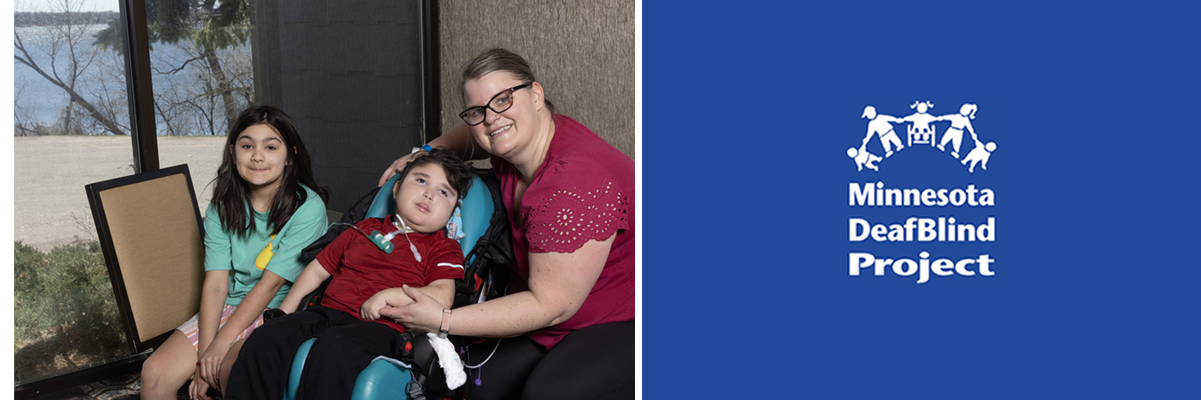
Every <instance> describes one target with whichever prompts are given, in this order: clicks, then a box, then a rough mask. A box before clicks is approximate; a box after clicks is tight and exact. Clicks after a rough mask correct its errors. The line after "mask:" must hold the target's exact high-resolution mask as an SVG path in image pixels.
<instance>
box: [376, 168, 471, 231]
mask: <svg viewBox="0 0 1201 400" xmlns="http://www.w3.org/2000/svg"><path fill="white" fill-rule="evenodd" d="M392 190H393V193H392V195H393V196H394V198H395V199H396V213H397V214H400V218H402V219H404V221H405V223H406V224H408V225H409V227H410V228H413V230H415V231H417V232H422V233H430V232H435V231H437V230H439V229H442V228H443V227H446V223H447V222H448V221H450V214H451V213H453V212H454V210H455V205H456V204H457V203H458V199H459V194H458V193H456V192H455V190H454V189H453V188H452V187H451V186H450V181H449V180H448V179H446V170H445V169H443V168H442V166H441V165H439V164H437V163H430V164H425V165H420V166H416V167H413V168H412V169H410V170H409V174H408V175H405V177H404V178H403V179H401V180H400V181H399V182H396V187H395V188H393V189H392Z"/></svg>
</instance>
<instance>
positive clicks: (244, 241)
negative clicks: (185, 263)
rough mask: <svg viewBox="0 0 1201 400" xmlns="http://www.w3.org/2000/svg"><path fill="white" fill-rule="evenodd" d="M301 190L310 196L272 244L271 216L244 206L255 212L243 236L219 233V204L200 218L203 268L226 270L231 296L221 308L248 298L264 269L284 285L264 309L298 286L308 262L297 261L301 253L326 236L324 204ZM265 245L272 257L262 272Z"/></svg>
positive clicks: (326, 220) (319, 198)
mask: <svg viewBox="0 0 1201 400" xmlns="http://www.w3.org/2000/svg"><path fill="white" fill-rule="evenodd" d="M301 187H302V188H304V190H305V193H307V194H308V198H306V199H305V202H304V204H302V205H301V206H300V208H298V209H296V212H295V213H293V214H292V218H290V219H288V223H287V224H284V227H283V229H280V231H279V233H278V234H276V235H275V239H274V240H272V239H271V238H270V236H271V229H270V227H269V226H268V225H267V217H268V216H269V215H270V214H269V213H260V212H257V211H254V209H253V208H251V207H249V206H247V210H248V211H250V212H252V213H253V214H254V231H253V232H251V233H250V234H249V235H247V236H246V237H239V236H237V235H236V234H234V233H233V232H226V231H224V230H222V229H221V218H220V216H219V215H218V213H217V206H216V205H215V204H212V203H210V204H209V206H208V210H207V211H205V215H204V270H205V271H219V270H228V271H229V295H228V297H227V298H226V299H225V304H228V305H231V306H237V305H238V304H241V303H242V299H243V298H245V297H246V294H247V293H250V289H251V288H253V287H254V285H255V284H256V283H258V282H259V279H260V278H262V276H263V270H267V271H271V272H272V273H274V274H276V275H279V276H280V277H282V278H284V279H286V280H287V281H288V283H286V284H284V285H283V286H282V287H280V288H279V292H277V293H276V294H275V298H273V299H271V302H270V303H268V304H267V307H268V308H276V307H279V304H280V303H281V302H283V301H284V297H287V296H288V290H289V289H291V288H292V282H296V278H297V277H299V276H300V272H301V271H303V270H304V267H305V266H307V265H308V263H309V261H311V260H312V259H304V258H301V257H300V252H301V250H304V248H305V247H307V246H308V245H309V244H310V243H312V242H313V241H314V240H317V238H319V237H321V235H323V234H325V230H326V228H328V227H329V221H328V219H327V218H326V216H325V203H324V202H322V201H321V197H320V196H318V195H317V192H314V191H313V190H312V189H309V188H308V187H306V186H304V185H301ZM268 243H271V249H272V251H273V252H274V255H272V256H271V258H270V260H269V261H268V262H267V264H266V265H265V266H264V269H263V270H260V269H259V268H258V267H257V266H256V265H255V259H256V258H258V256H259V253H260V252H262V251H263V249H264V248H265V247H267V244H268Z"/></svg>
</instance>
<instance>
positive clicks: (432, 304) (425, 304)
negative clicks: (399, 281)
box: [380, 285, 442, 332]
mask: <svg viewBox="0 0 1201 400" xmlns="http://www.w3.org/2000/svg"><path fill="white" fill-rule="evenodd" d="M402 289H403V290H404V293H405V295H408V296H409V298H411V299H413V303H410V304H408V305H405V306H401V307H387V308H385V309H383V310H380V315H382V316H384V317H388V318H392V319H393V320H395V321H396V323H398V324H401V325H404V327H405V328H408V329H416V330H419V331H425V332H438V330H439V329H441V327H442V303H439V302H438V300H435V299H434V298H433V297H430V296H429V295H427V294H425V293H424V292H422V291H420V290H417V289H416V288H413V287H409V285H404V286H403V287H402Z"/></svg>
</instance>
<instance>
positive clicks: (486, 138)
mask: <svg viewBox="0 0 1201 400" xmlns="http://www.w3.org/2000/svg"><path fill="white" fill-rule="evenodd" d="M524 83H526V82H522V81H520V80H518V79H517V78H516V77H515V76H513V74H510V73H508V72H505V71H495V72H491V73H488V74H487V75H484V76H482V77H480V78H479V79H472V80H468V81H467V82H465V83H464V85H463V93H464V96H465V99H464V100H465V103H466V105H467V107H468V108H470V107H475V106H483V105H487V104H488V102H489V101H490V100H492V98H493V96H496V94H497V93H500V92H503V91H505V90H507V89H509V88H512V87H514V86H519V85H521V84H524ZM541 91H542V87H541V85H539V84H538V83H537V82H534V83H533V84H532V85H530V86H529V87H526V88H522V89H518V90H515V91H513V93H512V95H511V96H510V101H511V102H512V106H511V107H509V109H508V110H505V111H504V112H502V113H496V112H493V111H492V110H490V109H488V110H485V116H484V122H481V123H480V124H479V125H475V126H472V127H471V133H472V136H473V137H474V138H475V140H476V143H478V144H479V145H480V147H482V148H483V149H484V150H486V151H487V152H488V153H490V154H492V155H495V156H498V157H501V158H504V159H506V160H510V161H513V160H512V159H511V158H510V157H514V156H515V155H516V154H520V153H521V150H523V149H524V148H525V147H526V146H528V145H529V144H530V142H532V141H533V138H534V136H535V135H537V133H538V131H539V129H540V128H541V126H540V124H541V122H540V120H539V117H538V111H539V109H540V105H541V104H542V103H540V102H538V99H540V98H541Z"/></svg>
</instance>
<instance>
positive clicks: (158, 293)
mask: <svg viewBox="0 0 1201 400" xmlns="http://www.w3.org/2000/svg"><path fill="white" fill-rule="evenodd" d="M187 185H188V182H187V180H186V179H185V178H184V175H182V174H175V175H169V176H166V177H162V178H158V179H153V180H149V181H145V182H140V183H136V184H132V185H127V186H122V187H118V188H112V189H108V190H104V191H101V192H100V193H99V195H100V198H101V203H102V204H104V213H105V219H107V220H108V225H109V230H110V232H111V234H112V238H113V248H114V251H115V253H116V255H117V260H118V264H119V266H120V267H121V277H122V280H123V283H124V285H125V291H126V293H127V295H128V296H129V305H130V309H131V310H132V314H133V320H134V321H135V323H136V325H137V331H138V332H137V335H138V340H139V341H145V340H149V339H152V338H154V337H155V336H158V335H161V334H163V333H165V332H169V331H171V330H172V329H175V328H176V327H178V326H179V325H180V324H182V323H184V322H185V321H187V320H188V319H189V318H191V317H192V316H193V315H195V314H196V312H197V310H198V309H199V307H200V289H201V285H202V283H203V282H204V281H203V280H204V238H203V237H201V235H200V229H199V227H198V226H197V222H196V214H195V205H193V204H192V198H191V195H190V192H189V190H188V186H187Z"/></svg>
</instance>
